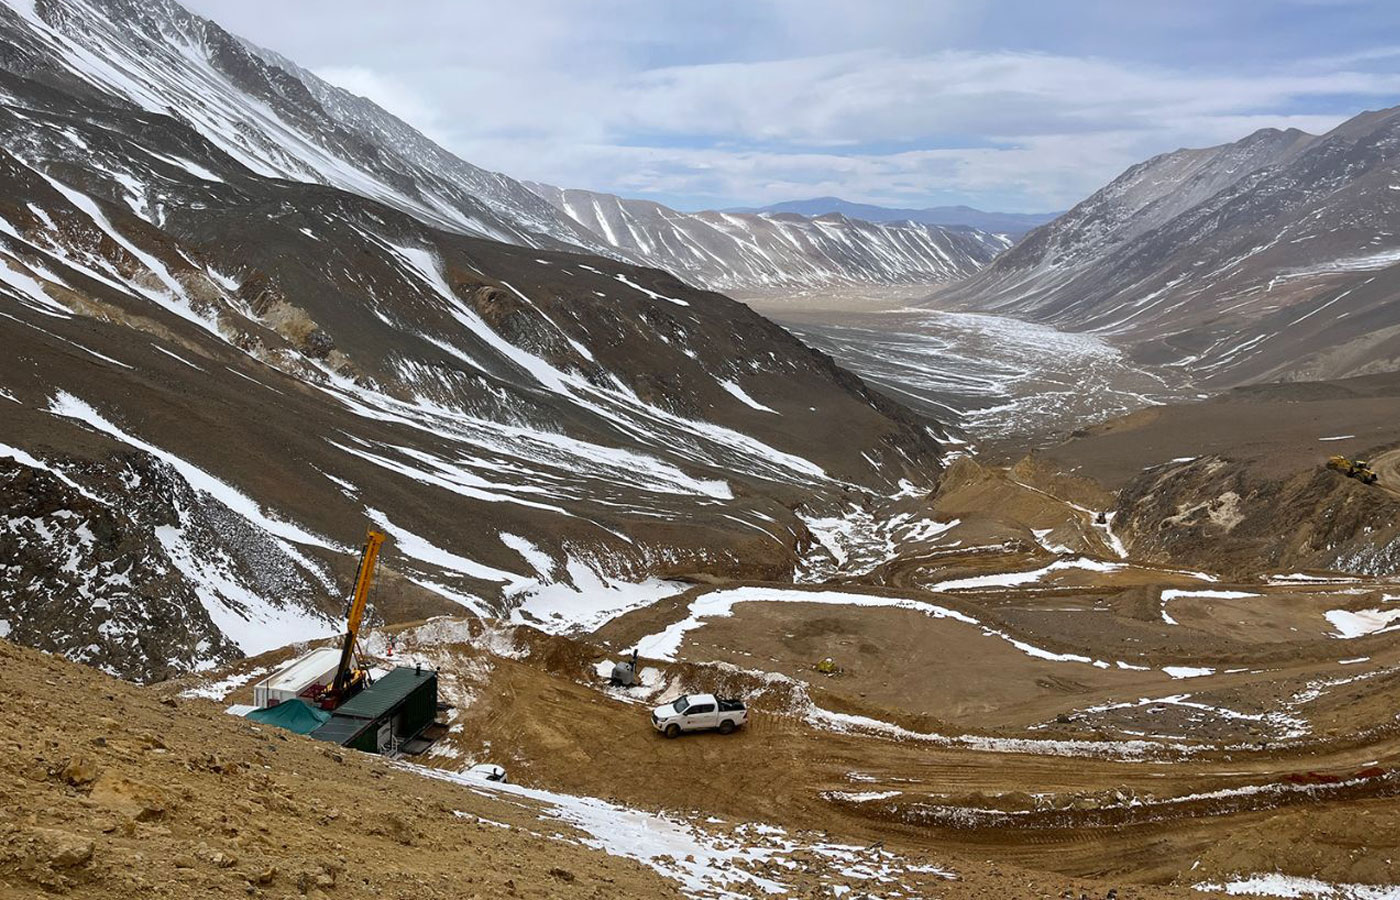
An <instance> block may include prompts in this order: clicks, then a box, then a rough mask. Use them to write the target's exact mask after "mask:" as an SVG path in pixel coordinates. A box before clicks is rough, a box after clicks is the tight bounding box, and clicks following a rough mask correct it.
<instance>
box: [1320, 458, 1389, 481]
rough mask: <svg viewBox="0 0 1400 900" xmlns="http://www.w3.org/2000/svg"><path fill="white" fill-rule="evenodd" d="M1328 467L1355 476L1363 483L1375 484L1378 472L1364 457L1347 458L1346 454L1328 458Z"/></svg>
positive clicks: (1347, 475)
mask: <svg viewBox="0 0 1400 900" xmlns="http://www.w3.org/2000/svg"><path fill="white" fill-rule="evenodd" d="M1327 468H1329V469H1331V470H1332V471H1334V472H1341V473H1342V474H1343V475H1345V476H1346V477H1348V478H1355V479H1356V480H1357V481H1359V482H1361V483H1362V484H1375V483H1376V478H1377V476H1376V473H1375V472H1374V471H1373V470H1372V469H1371V464H1370V463H1369V462H1367V461H1366V460H1364V459H1347V458H1346V457H1345V456H1332V457H1328V459H1327Z"/></svg>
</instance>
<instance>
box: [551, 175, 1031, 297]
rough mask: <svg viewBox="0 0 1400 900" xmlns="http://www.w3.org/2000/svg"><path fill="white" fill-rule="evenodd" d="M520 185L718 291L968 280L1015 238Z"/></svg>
mask: <svg viewBox="0 0 1400 900" xmlns="http://www.w3.org/2000/svg"><path fill="white" fill-rule="evenodd" d="M526 184H527V185H528V186H529V187H530V188H531V189H533V190H535V191H536V192H538V193H539V195H540V196H541V197H543V198H545V199H546V200H548V201H549V202H550V203H551V204H553V205H554V206H555V208H557V209H558V210H560V211H561V212H562V213H564V214H565V215H567V216H569V217H570V218H571V219H572V220H573V221H575V222H577V223H578V224H580V225H581V226H583V227H584V228H587V229H588V230H589V231H590V232H592V233H593V234H594V235H596V236H597V237H598V238H600V239H601V240H603V241H605V242H607V244H608V245H609V246H611V247H614V248H616V249H617V250H618V251H621V252H623V253H625V254H626V255H627V256H628V257H629V258H631V259H635V260H640V261H644V262H645V263H646V264H647V265H651V266H656V267H658V268H662V269H666V270H667V271H669V272H673V273H675V274H676V275H678V276H679V277H681V278H683V279H685V280H686V281H688V282H690V283H692V284H696V285H700V286H704V287H708V288H711V289H714V290H746V289H754V288H766V287H775V286H809V285H824V284H825V285H838V284H941V283H944V282H948V281H957V280H960V279H963V278H966V277H967V276H969V275H971V274H973V273H974V272H977V271H978V270H980V269H981V268H982V267H983V266H985V265H986V264H987V263H988V262H990V261H991V260H992V259H993V258H994V257H995V256H996V255H997V254H998V253H1001V252H1002V251H1004V250H1005V249H1006V248H1007V247H1009V246H1011V241H1010V239H1009V238H1007V237H1006V236H1004V235H998V234H987V233H985V232H981V231H975V230H973V229H970V228H945V227H942V226H938V225H925V224H920V223H917V222H894V223H876V222H866V221H861V220H857V219H848V218H846V217H845V216H843V215H841V214H839V213H832V214H830V215H824V216H818V217H815V218H810V217H806V216H799V215H795V214H791V213H783V214H773V215H753V214H745V213H725V212H700V213H683V212H678V211H676V210H674V209H671V208H669V207H666V206H662V205H661V204H659V203H652V202H650V201H648V200H627V199H623V198H621V197H618V196H615V195H613V194H600V193H595V192H593V191H580V190H565V189H562V188H557V187H553V186H552V185H547V184H536V183H534V182H526Z"/></svg>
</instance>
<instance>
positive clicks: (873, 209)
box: [726, 197, 1060, 239]
mask: <svg viewBox="0 0 1400 900" xmlns="http://www.w3.org/2000/svg"><path fill="white" fill-rule="evenodd" d="M726 212H742V213H796V214H797V215H799V216H824V215H826V214H828V213H840V214H841V215H843V216H846V217H848V218H852V219H864V220H865V221H867V222H923V223H925V224H927V225H952V226H958V225H961V226H963V227H965V228H976V229H977V230H978V231H987V232H991V233H993V234H1005V235H1007V236H1009V237H1011V238H1013V239H1014V238H1019V237H1020V236H1021V235H1023V234H1025V233H1026V232H1027V231H1030V230H1031V229H1032V228H1035V227H1037V226H1039V225H1044V224H1045V223H1046V222H1049V221H1052V220H1053V219H1055V218H1056V217H1058V216H1059V215H1060V214H1059V213H1004V212H987V211H985V210H981V209H973V208H972V207H970V206H927V207H923V208H922V209H915V208H911V207H890V206H876V205H875V204H873V203H852V202H851V201H850V200H842V199H841V198H840V197H813V198H812V199H810V200H786V201H784V202H782V203H772V204H769V205H768V206H760V207H749V208H742V209H730V210H726Z"/></svg>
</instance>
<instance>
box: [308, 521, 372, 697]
mask: <svg viewBox="0 0 1400 900" xmlns="http://www.w3.org/2000/svg"><path fill="white" fill-rule="evenodd" d="M383 543H384V534H383V533H382V532H378V531H371V532H369V535H368V537H367V538H366V540H365V552H364V555H363V556H361V557H360V568H359V571H358V572H357V573H356V574H355V594H354V596H353V597H352V598H351V600H350V620H349V622H348V623H347V627H346V631H345V646H344V647H343V648H342V649H341V651H340V668H338V669H336V671H335V681H334V682H332V683H331V686H330V690H329V691H327V692H326V694H327V695H328V696H327V697H326V698H325V700H329V701H330V703H331V704H332V705H333V706H339V705H340V704H341V703H343V702H345V700H346V699H348V698H349V697H350V696H351V695H353V694H354V693H356V692H357V691H359V689H360V688H362V687H364V684H365V679H366V678H367V677H368V672H366V670H365V668H364V667H363V666H354V667H353V668H352V666H351V658H352V657H353V656H354V653H355V642H356V640H357V639H358V638H359V636H360V624H361V623H362V622H363V621H364V618H365V606H366V605H368V603H369V588H370V585H371V584H372V583H373V582H374V566H375V564H376V563H377V562H378V561H379V548H380V546H381V545H382V544H383ZM322 705H323V706H324V705H325V702H324V701H323V703H322Z"/></svg>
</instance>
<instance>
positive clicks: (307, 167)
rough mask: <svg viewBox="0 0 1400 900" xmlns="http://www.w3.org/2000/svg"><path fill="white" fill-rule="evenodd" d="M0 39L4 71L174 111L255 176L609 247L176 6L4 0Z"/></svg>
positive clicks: (503, 233) (521, 239) (464, 222)
mask: <svg viewBox="0 0 1400 900" xmlns="http://www.w3.org/2000/svg"><path fill="white" fill-rule="evenodd" d="M0 35H3V38H4V41H5V45H6V51H5V53H6V55H5V60H4V64H5V67H6V68H7V69H9V70H10V71H12V72H16V73H18V74H21V75H26V76H30V77H33V78H35V79H36V80H39V81H42V82H45V83H47V84H50V85H52V86H54V87H57V88H61V89H63V90H65V91H69V92H73V93H76V94H81V95H84V96H100V97H104V98H107V99H108V101H109V102H113V103H117V102H126V103H129V104H131V105H132V106H133V107H135V108H136V109H138V110H140V111H141V112H143V113H144V114H147V115H153V116H166V115H169V116H173V117H175V118H177V119H179V120H181V121H183V122H184V123H186V124H188V125H189V126H190V127H192V128H193V129H195V130H196V131H198V132H199V133H200V134H201V135H202V136H203V137H204V138H205V139H206V140H208V141H209V142H210V143H212V144H214V145H215V146H216V147H217V148H218V149H219V150H221V151H223V152H224V153H225V154H227V155H228V156H230V157H231V158H232V159H234V160H236V161H237V162H238V163H240V164H241V165H242V166H244V167H245V168H246V169H248V170H249V171H251V172H253V173H256V174H258V175H263V176H266V177H270V178H285V179H289V180H293V181H303V182H309V183H319V184H326V185H331V186H334V187H337V188H340V189H342V190H346V191H351V192H354V193H357V194H360V195H361V196H365V197H369V198H371V199H374V200H378V201H380V202H383V203H385V204H387V205H389V206H393V207H395V208H397V209H400V210H403V211H405V212H408V213H411V214H412V215H415V216H417V217H418V218H421V219H423V220H424V221H425V222H427V223H429V224H431V225H434V226H436V227H440V228H445V229H449V230H454V231H461V232H463V233H467V234H476V235H481V236H485V237H491V238H494V239H496V240H503V241H509V242H511V243H517V244H523V245H526V246H540V247H558V246H563V245H575V246H581V247H584V248H585V249H588V250H591V251H593V252H606V250H607V248H606V247H605V246H604V245H603V244H602V243H601V242H598V241H596V240H595V239H593V238H592V236H591V235H589V234H588V233H587V232H586V231H584V230H582V229H580V228H578V227H577V226H575V225H574V224H573V223H572V222H571V221H570V220H568V219H567V218H566V217H564V216H560V215H559V214H557V213H556V212H555V211H554V210H553V208H551V207H550V206H549V205H548V204H546V203H543V202H541V201H540V200H539V198H538V197H537V196H535V194H533V193H532V192H531V191H529V190H527V189H526V188H524V187H523V186H522V185H520V184H519V183H518V182H515V181H513V180H511V179H509V178H507V177H505V176H503V175H498V174H494V173H491V172H486V171H484V170H482V169H479V168H477V167H475V166H472V165H470V164H468V163H465V162H463V161H462V160H460V159H457V158H456V157H455V156H453V155H451V154H450V153H448V152H447V151H445V150H443V149H442V148H441V147H438V146H437V145H435V144H433V143H432V142H431V141H429V140H428V139H427V138H425V137H423V136H422V135H421V134H419V133H418V132H416V131H414V130H413V129H412V128H410V127H409V126H407V125H405V124H404V123H403V122H401V121H399V120H398V119H396V118H394V117H393V116H392V115H390V114H388V113H387V112H385V111H384V110H382V109H380V108H379V107H378V106H376V105H374V104H373V103H371V102H370V101H368V100H365V99H363V98H360V97H356V96H354V95H352V94H350V93H348V92H347V91H344V90H341V89H339V88H336V87H333V86H331V85H329V84H326V83H325V82H324V81H322V80H321V79H319V78H317V77H316V76H315V75H312V74H311V73H310V72H307V71H305V70H304V69H300V68H298V67H296V66H294V65H290V64H288V63H287V61H286V60H284V59H282V58H281V57H278V56H276V55H275V54H271V53H268V52H266V51H262V50H258V49H257V48H253V47H250V46H248V45H246V44H245V43H244V42H242V41H241V40H240V39H239V38H237V37H235V36H233V35H230V34H229V33H228V32H226V31H224V30H223V29H222V28H220V27H219V26H218V25H217V24H215V23H213V22H210V21H208V20H206V19H203V18H200V17H199V16H195V15H192V14H191V13H189V12H188V11H186V10H185V9H184V8H183V7H181V6H180V5H179V4H177V3H175V2H174V0H3V3H0Z"/></svg>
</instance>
